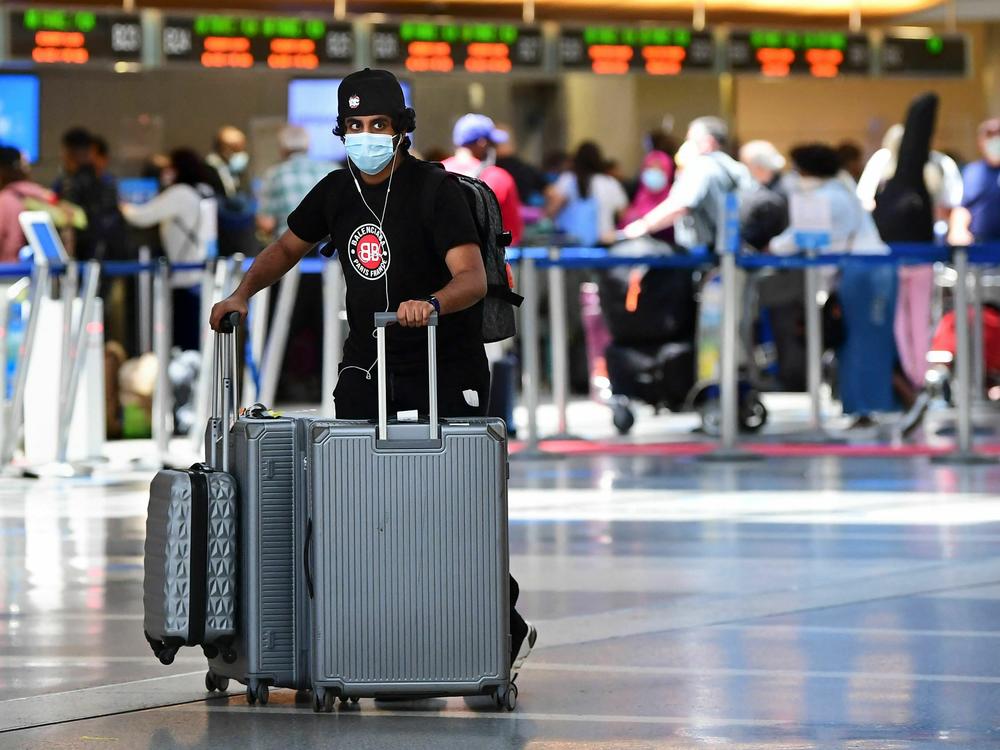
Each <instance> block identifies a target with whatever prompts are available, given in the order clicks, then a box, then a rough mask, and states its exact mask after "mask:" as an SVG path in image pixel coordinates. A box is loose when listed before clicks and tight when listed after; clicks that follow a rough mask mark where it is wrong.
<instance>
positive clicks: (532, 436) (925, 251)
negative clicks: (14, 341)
mask: <svg viewBox="0 0 1000 750" xmlns="http://www.w3.org/2000/svg"><path fill="white" fill-rule="evenodd" d="M732 255H733V258H734V263H733V268H739V269H744V270H759V269H794V268H799V269H810V268H817V267H821V266H835V265H838V264H840V263H841V262H843V261H845V260H848V259H849V260H850V262H851V263H857V262H863V263H871V264H873V265H884V264H891V265H909V264H925V263H935V262H941V263H948V264H949V265H951V266H953V267H954V268H955V271H956V273H957V275H958V281H957V282H956V286H955V305H954V307H955V315H956V329H957V332H956V354H955V381H956V389H955V392H956V397H957V404H958V430H957V440H956V450H955V453H954V454H953V457H954V458H957V459H959V460H974V459H976V458H977V456H976V454H975V453H974V449H973V445H972V420H971V411H970V410H971V402H972V394H971V389H972V384H973V376H974V370H973V368H974V367H981V366H982V364H981V363H973V361H972V355H973V348H974V347H973V345H972V342H971V341H970V338H971V337H970V335H969V324H970V321H969V314H968V291H967V282H968V279H969V278H970V270H969V267H970V265H972V266H976V265H980V266H982V265H1000V243H993V244H976V245H971V246H969V247H955V248H951V247H947V246H940V245H929V244H919V243H899V244H893V245H891V246H890V248H889V252H883V253H870V254H866V253H862V252H858V251H853V252H852V253H850V254H842V253H829V252H826V253H813V254H796V255H786V256H775V255H766V254H746V253H739V252H738V253H734V254H732ZM507 258H508V261H509V262H510V263H511V265H512V266H515V267H516V268H517V269H518V272H519V276H520V287H521V288H520V291H521V292H522V293H523V294H524V296H525V302H524V306H523V307H522V309H521V331H520V337H521V339H522V349H523V353H524V364H525V367H524V376H523V382H522V390H523V402H524V405H525V406H526V407H527V415H528V416H527V419H528V424H527V430H526V433H527V441H526V442H527V445H526V446H525V448H526V451H525V453H526V454H530V453H532V452H536V453H537V451H538V444H539V442H540V440H541V439H542V438H541V437H540V436H539V434H538V424H537V414H536V412H537V406H538V403H539V386H540V380H541V357H540V340H539V339H540V332H539V325H538V299H539V286H538V280H537V271H538V269H544V270H545V271H546V273H547V274H548V275H549V300H548V302H549V317H550V320H551V322H552V327H553V330H552V331H551V336H552V338H553V354H554V367H553V393H554V395H555V396H556V402H557V403H556V405H557V410H558V412H559V414H558V432H559V433H560V437H566V436H567V433H568V430H567V425H566V405H567V404H566V402H567V395H568V363H567V361H566V356H567V350H568V346H567V345H566V343H567V335H568V334H567V331H566V299H565V294H564V290H563V285H564V279H563V277H562V276H561V273H562V271H564V270H566V269H587V270H600V269H608V268H616V267H623V266H625V267H628V266H644V267H647V268H689V269H692V270H695V269H710V268H714V267H715V266H717V265H718V264H719V262H720V260H723V261H724V260H725V257H724V255H723V256H722V257H721V258H720V257H719V256H716V255H714V254H712V253H709V252H708V251H707V250H705V249H704V248H702V249H698V250H695V251H693V252H689V253H682V254H671V255H665V254H623V253H621V252H616V251H615V250H614V249H609V248H603V247H575V246H562V247H540V246H526V247H521V248H509V249H508V251H507ZM223 262H225V263H227V264H228V269H229V270H227V271H226V272H225V273H222V272H221V271H220V275H221V276H224V278H223V279H222V281H223V286H224V287H226V288H228V287H229V286H231V285H232V283H233V281H234V280H235V279H236V278H238V277H240V276H241V275H242V273H244V272H245V271H246V270H247V269H249V267H250V266H251V265H252V263H253V259H252V258H246V259H238V258H237V259H233V258H220V259H217V260H216V261H209V262H208V263H204V262H203V263H176V264H169V263H167V262H166V261H165V260H164V259H157V260H154V261H149V262H143V261H107V262H104V263H102V264H101V265H100V274H101V276H102V277H104V278H125V277H133V276H136V277H137V276H141V275H145V276H146V278H151V279H152V280H153V285H152V286H153V297H154V299H153V300H152V301H151V306H150V309H151V310H152V311H153V315H152V317H153V321H152V323H153V325H152V327H153V335H152V336H151V340H152V344H153V349H154V350H155V351H156V353H157V354H158V355H159V356H162V357H165V358H168V357H169V347H170V341H171V335H170V318H171V299H170V275H171V274H173V273H176V272H182V271H206V269H208V270H210V271H211V272H212V273H213V277H215V267H216V264H220V263H223ZM71 266H73V267H72V268H71V267H70V266H55V265H53V266H48V267H46V268H45V274H44V276H42V277H40V276H39V274H38V270H39V269H38V267H37V266H36V265H35V264H32V263H7V264H0V279H19V278H25V277H31V278H33V279H35V280H36V281H37V280H38V279H43V280H44V281H45V282H46V283H47V279H50V278H52V277H57V276H62V275H65V274H67V272H69V271H72V272H73V274H76V273H77V272H76V270H75V267H82V264H81V263H74V264H71ZM297 268H298V271H299V273H301V274H310V275H312V274H316V275H322V276H323V293H324V296H327V297H328V300H329V303H328V304H326V305H324V323H325V330H326V329H329V330H327V332H326V333H325V334H324V342H323V388H324V394H325V395H324V409H328V408H329V410H330V411H332V407H333V404H332V393H333V388H334V386H335V385H336V369H337V368H336V362H337V360H338V358H339V356H340V352H339V349H340V346H341V345H342V343H343V332H342V330H341V325H340V322H341V320H340V313H341V310H342V307H343V291H344V280H343V275H342V273H341V272H340V266H339V263H338V262H337V261H336V260H335V259H325V258H318V257H316V258H314V257H310V258H304V259H303V260H302V261H301V262H300V263H299V265H298V267H297ZM723 272H724V275H725V273H726V269H725V263H723ZM206 273H207V271H206ZM963 280H965V281H966V283H962V281H963ZM217 281H218V279H217ZM724 282H725V279H724ZM215 288H216V290H217V291H216V295H218V294H220V293H221V292H222V291H223V290H222V289H219V288H218V283H216V285H215ZM289 292H290V294H288V295H286V296H287V297H288V301H289V304H285V305H279V311H281V312H282V314H281V315H280V316H276V318H275V320H274V321H272V323H271V326H270V329H271V330H270V332H269V333H270V335H264V332H265V331H266V329H267V326H266V321H265V322H264V323H262V324H261V325H259V326H257V327H256V328H255V329H254V335H255V338H257V339H260V340H258V341H255V342H254V347H249V346H248V360H250V361H248V372H256V371H257V369H258V368H257V364H256V363H257V361H258V360H259V361H260V363H261V366H260V368H259V369H260V374H259V377H258V378H255V379H254V380H255V381H256V382H257V384H258V385H265V384H266V385H265V387H264V388H263V389H261V390H262V391H263V392H260V391H257V392H258V393H260V395H261V396H263V395H264V394H265V393H268V392H271V391H272V390H273V387H274V386H275V384H276V382H277V377H278V372H277V370H276V368H280V363H281V361H282V359H283V356H284V346H283V342H284V340H285V338H283V337H281V336H280V335H279V336H277V337H276V334H279V333H280V331H281V329H285V336H287V327H288V323H289V322H290V317H291V309H292V305H291V304H290V302H291V300H292V299H293V298H294V290H289ZM730 297H732V299H730ZM33 298H35V299H37V294H36V295H33ZM975 301H976V302H977V303H978V302H979V300H978V299H977V300H975ZM808 303H809V304H812V305H813V306H815V300H809V301H808ZM255 314H256V315H257V316H258V317H261V318H266V311H264V310H263V309H260V308H259V306H258V310H257V312H256V313H255V312H253V311H252V312H251V316H253V315H255ZM738 315H739V311H738V310H737V309H735V295H726V296H725V303H724V310H723V318H724V319H730V318H732V317H734V316H735V317H738ZM817 319H818V318H817ZM27 330H31V326H30V320H29V325H28V326H27ZM808 334H809V335H812V336H815V334H816V332H815V331H812V330H810V331H808ZM556 340H558V341H559V342H560V345H559V346H558V347H556V346H555V341H556ZM265 342H266V343H265ZM723 343H724V346H723V348H724V349H725V350H727V351H723V352H722V353H721V359H722V361H723V370H724V371H725V370H726V368H727V367H728V368H730V369H732V368H733V367H735V364H736V357H737V353H736V352H735V351H728V350H729V349H730V348H732V347H733V346H734V344H733V342H732V341H730V340H728V339H727V337H724V341H723ZM29 349H30V347H29ZM815 349H816V347H815V346H813V347H812V350H813V351H815ZM980 351H981V350H980ZM254 352H256V355H257V356H251V355H252V354H253V353H254ZM29 354H30V351H27V350H26V349H25V347H22V349H21V352H20V357H24V356H26V355H29ZM166 361H167V359H164V360H163V362H166ZM24 368H25V365H24V363H22V362H19V363H18V371H19V375H18V376H16V377H20V372H21V371H22V370H23V369H24ZM78 370H79V368H78V367H77V368H74V369H73V371H72V373H71V374H72V377H74V378H77V377H79V372H78ZM160 370H161V373H160V375H159V376H158V379H157V388H156V390H157V397H156V399H155V402H154V403H155V407H154V412H155V414H154V433H155V438H156V442H157V445H158V446H159V448H160V451H161V454H162V453H164V452H165V451H166V446H167V437H168V435H169V433H170V432H171V431H172V425H171V424H170V415H171V413H172V408H173V404H172V396H171V394H170V393H169V380H168V379H167V378H166V373H165V371H166V368H165V367H161V368H160ZM272 371H273V372H272ZM724 375H725V372H724ZM722 381H723V382H722V386H723V390H724V391H726V390H733V389H734V388H735V385H734V383H735V380H734V378H733V377H729V378H726V377H723V379H722ZM727 381H728V382H727ZM67 385H68V386H69V388H68V389H67V390H68V391H69V392H70V393H74V392H75V390H74V388H73V386H72V384H67ZM812 385H814V384H812ZM15 390H16V389H15ZM812 390H817V391H818V388H813V389H812ZM327 392H329V393H327ZM723 395H724V398H723V399H722V402H723V411H724V412H731V411H733V410H734V409H735V404H736V399H735V397H730V398H725V395H726V394H723ZM733 395H734V394H730V396H733ZM0 396H2V397H3V399H2V401H3V405H4V406H5V412H6V413H5V415H4V416H5V417H6V418H5V419H3V420H0V422H2V424H0V428H2V431H0V463H3V462H6V461H9V460H10V459H11V458H12V454H13V450H14V446H13V443H14V442H16V440H17V433H18V431H19V429H20V422H19V421H18V417H17V416H16V415H15V413H14V412H16V411H18V410H20V409H23V403H20V402H19V401H18V394H17V393H16V392H15V398H14V401H13V402H12V403H10V404H7V399H6V394H0ZM811 396H812V398H813V399H814V402H817V403H818V398H819V394H818V392H817V393H811ZM813 412H814V421H815V418H818V407H817V406H816V403H814V408H813ZM68 413H69V412H68ZM727 420H730V421H732V424H735V415H734V414H723V424H724V425H725V424H726V423H727ZM551 437H552V436H549V439H551ZM734 447H735V438H734V437H733V434H730V435H729V436H728V437H727V436H726V435H724V436H723V438H722V448H723V449H728V450H732V449H733V448H734Z"/></svg>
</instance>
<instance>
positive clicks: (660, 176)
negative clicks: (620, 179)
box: [639, 167, 667, 193]
mask: <svg viewBox="0 0 1000 750" xmlns="http://www.w3.org/2000/svg"><path fill="white" fill-rule="evenodd" d="M639 179H640V180H642V184H643V185H644V186H645V188H646V189H647V190H649V191H650V192H653V193H659V192H661V191H662V190H664V189H665V188H666V187H667V174H666V172H664V171H663V170H662V169H657V168H656V167H648V168H647V169H644V170H642V174H641V175H640V176H639Z"/></svg>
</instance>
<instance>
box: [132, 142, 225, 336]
mask: <svg viewBox="0 0 1000 750" xmlns="http://www.w3.org/2000/svg"><path fill="white" fill-rule="evenodd" d="M209 172H210V170H209V169H208V168H207V167H206V166H205V162H204V161H203V160H202V158H201V157H200V156H199V155H198V154H197V153H195V151H194V150H192V149H190V148H179V149H176V150H174V151H172V152H171V153H170V156H169V163H168V164H167V166H166V167H165V168H164V169H163V171H162V172H161V173H160V184H161V186H162V188H163V190H162V191H161V192H160V193H159V194H158V195H157V196H156V197H155V198H153V199H152V200H151V201H149V202H148V203H143V204H142V205H133V204H128V203H124V204H122V205H121V211H122V215H123V216H124V217H125V220H126V221H127V222H128V223H130V224H132V225H133V226H137V227H152V226H159V229H160V242H161V244H162V246H163V252H164V254H165V255H166V256H167V258H168V259H169V260H170V261H171V262H172V263H197V262H200V261H203V260H205V259H206V257H208V255H209V253H210V251H211V248H212V247H213V246H214V244H215V242H216V225H215V217H216V201H215V198H214V195H213V193H212V189H211V187H209V185H208V184H207V183H208V182H209V180H210V179H211V176H210V174H209ZM200 281H201V273H200V272H198V271H180V272H178V273H175V274H173V275H172V276H171V286H172V287H173V308H174V317H173V321H174V322H173V329H174V345H175V346H179V347H181V348H182V349H198V348H199V339H200V337H201V322H200V320H199V312H200V310H201V300H200V288H199V284H200Z"/></svg>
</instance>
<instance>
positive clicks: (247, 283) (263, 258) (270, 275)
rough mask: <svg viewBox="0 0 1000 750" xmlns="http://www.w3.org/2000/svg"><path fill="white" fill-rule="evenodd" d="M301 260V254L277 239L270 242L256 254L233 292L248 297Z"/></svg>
mask: <svg viewBox="0 0 1000 750" xmlns="http://www.w3.org/2000/svg"><path fill="white" fill-rule="evenodd" d="M299 260H301V256H300V255H299V254H298V253H296V252H295V251H294V250H292V249H291V248H289V247H286V246H285V245H284V244H283V243H282V241H281V240H280V239H279V240H277V241H275V242H272V243H271V244H270V245H268V246H267V247H266V248H264V250H263V251H262V252H261V253H260V255H258V256H257V257H256V258H255V259H254V262H253V264H252V265H251V266H250V269H249V270H248V271H247V273H246V276H244V277H243V281H242V282H241V283H240V285H239V287H238V288H237V289H236V292H235V294H237V295H239V296H241V297H243V298H245V299H250V298H251V297H252V296H254V295H255V294H256V293H257V292H259V291H260V290H261V289H265V288H267V287H269V286H271V285H272V284H274V283H275V282H276V281H278V280H279V279H280V278H281V277H282V276H284V275H285V274H286V273H288V272H289V270H291V268H292V266H294V265H295V264H296V263H298V262H299Z"/></svg>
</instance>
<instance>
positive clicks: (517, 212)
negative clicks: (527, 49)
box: [443, 113, 524, 245]
mask: <svg viewBox="0 0 1000 750" xmlns="http://www.w3.org/2000/svg"><path fill="white" fill-rule="evenodd" d="M506 139H507V134H506V133H504V132H503V131H501V130H497V127H496V125H495V124H494V123H493V120H491V119H490V118H489V117H487V116H486V115H477V114H474V113H470V114H467V115H465V116H463V117H460V118H459V120H458V122H456V123H455V128H454V129H453V130H452V138H451V140H452V143H454V144H455V147H456V148H455V155H454V156H452V157H450V158H448V159H445V160H444V162H443V163H444V168H445V169H447V170H448V171H449V172H456V173H458V174H464V175H466V176H468V177H478V178H479V179H480V180H482V181H483V182H485V183H486V184H487V185H489V186H490V188H491V189H492V190H493V192H494V193H495V194H496V196H497V200H498V201H499V202H500V215H501V217H502V218H503V225H504V228H505V229H506V230H507V231H509V232H510V234H511V237H512V239H513V242H514V244H515V245H516V244H517V243H518V242H520V241H521V234H522V232H523V231H524V220H523V219H522V218H521V198H520V196H519V195H518V192H517V185H515V184H514V178H513V177H511V175H510V172H508V171H507V170H506V169H502V168H500V167H498V166H496V147H497V144H498V143H501V142H504V141H506Z"/></svg>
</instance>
